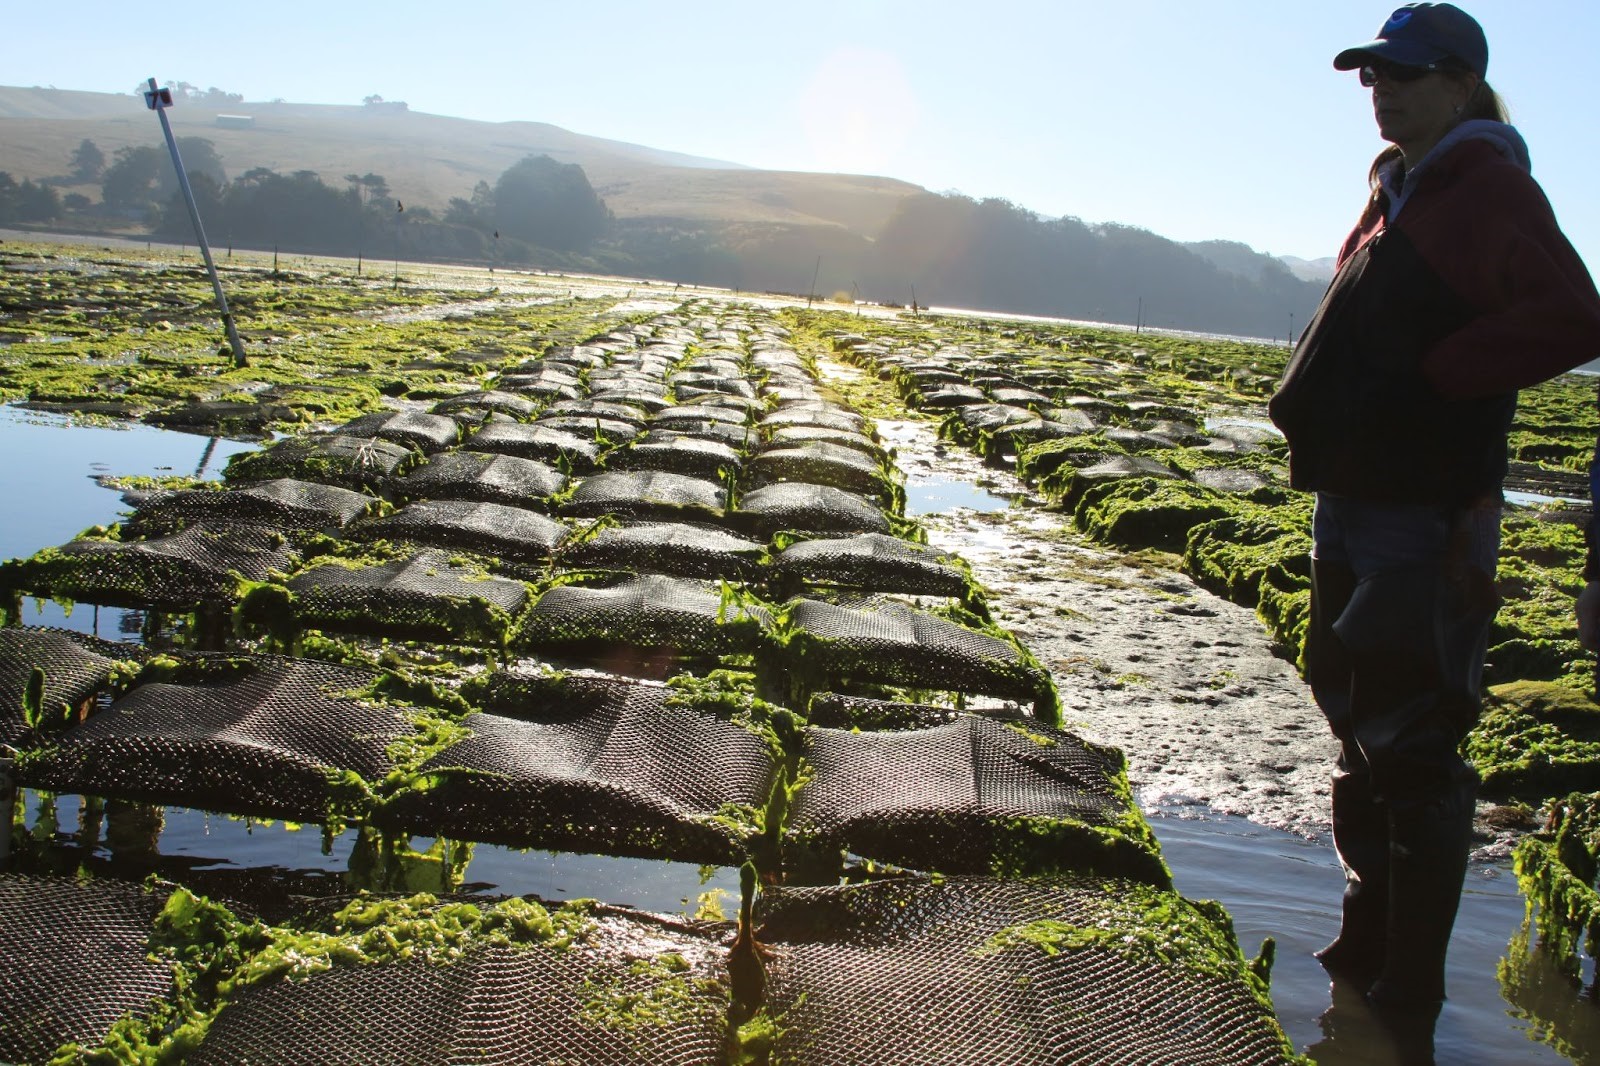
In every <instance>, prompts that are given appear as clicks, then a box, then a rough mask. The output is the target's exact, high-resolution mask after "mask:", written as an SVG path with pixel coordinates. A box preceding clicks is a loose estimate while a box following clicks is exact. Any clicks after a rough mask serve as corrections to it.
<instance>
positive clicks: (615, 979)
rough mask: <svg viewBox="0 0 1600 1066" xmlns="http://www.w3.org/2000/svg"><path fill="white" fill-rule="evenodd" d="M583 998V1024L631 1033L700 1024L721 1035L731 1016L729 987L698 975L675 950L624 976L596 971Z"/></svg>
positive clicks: (634, 967)
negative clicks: (727, 1016) (728, 997)
mask: <svg viewBox="0 0 1600 1066" xmlns="http://www.w3.org/2000/svg"><path fill="white" fill-rule="evenodd" d="M578 994H579V995H580V996H582V997H583V1005H582V1006H581V1007H579V1008H578V1015H577V1017H578V1020H579V1021H580V1022H582V1023H583V1024H585V1025H590V1026H593V1027H595V1028H597V1029H605V1030H609V1031H611V1032H621V1033H625V1034H631V1033H635V1032H637V1031H638V1030H641V1029H681V1028H686V1027H690V1026H695V1025H700V1026H705V1027H708V1028H712V1029H718V1030H720V1029H721V1027H722V1025H723V1022H724V1019H725V1013H726V991H725V986H724V985H723V984H722V983H721V982H720V981H718V980H716V979H715V978H710V977H696V976H693V968H692V967H691V966H690V964H689V961H688V960H687V959H685V958H684V957H683V956H682V955H681V954H679V953H677V952H672V951H669V952H663V953H662V954H660V955H657V956H655V957H653V958H649V959H635V960H634V961H633V962H631V963H629V964H628V966H627V968H626V969H625V970H622V971H620V972H619V971H617V970H614V969H609V970H596V971H592V972H591V973H590V974H589V975H588V976H587V977H585V978H584V982H583V984H582V985H581V986H580V988H579V990H578Z"/></svg>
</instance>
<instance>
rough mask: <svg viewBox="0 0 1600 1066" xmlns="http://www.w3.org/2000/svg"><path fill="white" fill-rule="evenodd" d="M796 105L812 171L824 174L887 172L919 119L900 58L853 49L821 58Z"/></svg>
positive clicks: (869, 49) (912, 93)
mask: <svg viewBox="0 0 1600 1066" xmlns="http://www.w3.org/2000/svg"><path fill="white" fill-rule="evenodd" d="M798 106H799V108H800V113H801V122H802V124H803V125H804V128H805V132H806V141H807V144H808V146H809V148H810V158H811V166H812V167H813V168H815V169H817V170H824V171H841V172H848V173H857V174H882V173H885V172H887V171H888V170H889V169H890V168H891V166H892V165H893V164H894V162H895V161H896V159H897V158H898V156H899V154H900V150H901V149H902V148H903V147H904V146H905V144H906V142H907V140H908V139H909V137H910V136H911V132H912V130H913V129H914V128H915V127H916V125H917V122H918V118H919V109H918V106H917V97H916V94H915V93H914V92H913V91H912V88H911V83H910V80H909V79H908V78H907V77H906V73H905V68H904V67H903V66H902V65H901V63H900V60H899V58H898V57H897V56H895V55H894V54H893V53H890V52H884V51H881V50H878V49H871V48H860V47H851V46H846V47H841V48H836V49H834V50H833V51H832V52H829V53H828V54H827V55H826V56H825V57H823V59H822V61H821V62H820V63H819V64H818V65H817V68H816V71H815V72H814V73H813V74H812V76H811V79H810V80H809V81H808V82H807V83H806V85H805V88H804V89H803V90H802V92H801V94H800V97H799V100H798Z"/></svg>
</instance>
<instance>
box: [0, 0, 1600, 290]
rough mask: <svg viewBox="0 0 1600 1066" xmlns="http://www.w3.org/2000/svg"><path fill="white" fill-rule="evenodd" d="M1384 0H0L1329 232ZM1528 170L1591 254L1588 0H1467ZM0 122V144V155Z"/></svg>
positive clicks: (446, 84) (979, 192)
mask: <svg viewBox="0 0 1600 1066" xmlns="http://www.w3.org/2000/svg"><path fill="white" fill-rule="evenodd" d="M1391 6H1392V0H1377V2H1372V3H1368V2H1365V0H1363V2H1355V0H1212V2H1204V0H1193V2H1186V0H1099V2H1093V3H1090V2H1086V0H1058V2H1055V3H1042V2H1041V3H1026V2H1009V0H990V2H972V0H969V2H966V3H951V2H944V0H923V2H919V3H901V2H890V0H853V2H832V0H819V2H815V3H811V4H805V5H800V4H794V5H788V4H785V5H776V4H767V3H760V2H750V0H745V2H737V3H736V2H715V3H697V2H694V0H689V2H685V3H675V4H666V3H659V2H640V0H594V2H584V0H562V2H559V3H552V2H543V0H523V2H520V3H499V2H475V0H458V2H455V3H436V2H435V3H427V4H422V3H411V2H404V0H396V2H391V3H386V4H377V3H362V4H354V3H344V2H339V0H333V2H321V3H305V2H300V0H283V2H279V3H273V4H265V3H242V2H238V0H232V2H223V3H218V4H206V3H192V2H191V3H167V4H154V3H139V2H136V0H116V2H73V0H57V2H54V3H49V4H46V3H15V4H11V5H8V8H9V9H8V10H7V12H6V15H5V24H6V29H5V33H6V38H7V40H6V46H5V49H4V51H5V59H4V62H3V63H0V83H4V84H8V85H24V86H26V85H53V86H55V87H56V88H60V89H87V90H97V91H111V92H127V91H130V90H131V89H132V88H133V86H134V85H135V84H136V83H137V82H139V81H140V80H142V79H143V78H145V77H147V76H150V75H154V76H155V77H156V78H157V79H158V81H161V82H163V83H165V82H172V81H187V82H190V83H192V84H195V85H198V86H200V87H202V88H205V87H211V86H216V87H219V88H222V89H226V90H228V91H231V92H239V93H243V94H244V96H245V98H246V99H247V100H270V99H274V98H280V97H281V98H283V99H285V100H290V101H294V102H301V103H328V104H358V103H360V101H361V99H362V98H363V97H365V96H368V95H370V94H373V93H377V94H379V95H382V96H383V97H384V98H386V99H389V100H404V101H406V102H407V103H409V104H410V106H411V108H412V109H413V110H416V111H426V112H431V113H434V114H442V115H455V116H461V117H467V118H477V119H485V120H490V121H509V120H519V119H526V120H535V121H541V122H550V123H554V124H555V125H558V126H563V127H566V128H568V129H571V130H574V131H577V132H580V133H586V134H592V135H596V136H603V137H611V138H615V139H618V140H624V141H632V142H635V143H639V144H646V145H650V146H652V147H657V148H664V149H669V150H673V151H680V152H688V153H691V154H695V155H704V156H711V157H714V158H718V159H726V160H732V161H734V162H739V163H744V164H748V165H751V166H758V167H767V168H775V169H792V170H830V171H831V170H836V171H845V172H854V173H871V174H884V175H889V176H892V177H896V178H903V179H905V180H907V181H911V182H915V183H917V184H919V185H924V186H927V187H928V188H930V189H934V190H937V191H946V190H959V191H961V192H964V193H966V194H968V195H971V196H977V197H985V196H1000V197H1005V198H1007V199H1009V200H1012V201H1014V202H1016V203H1018V204H1021V205H1023V206H1025V207H1028V208H1031V209H1033V210H1035V211H1038V212H1039V213H1041V214H1046V215H1075V216H1077V217H1079V218H1082V219H1084V220H1085V221H1089V222H1124V223H1129V224H1132V225H1137V226H1142V227H1144V228H1146V229H1150V230H1153V231H1154V232H1156V233H1159V234H1162V235H1163V236H1168V237H1172V238H1175V239H1179V240H1203V239H1208V238H1228V239H1233V240H1239V241H1243V242H1245V243H1247V244H1249V245H1251V246H1253V247H1255V248H1257V249H1258V250H1261V251H1268V252H1272V253H1274V254H1289V255H1298V256H1302V257H1305V258H1317V257H1320V256H1324V255H1331V254H1332V253H1333V251H1334V249H1335V248H1336V247H1337V245H1338V243H1339V241H1340V239H1341V238H1342V236H1343V235H1344V232H1345V230H1346V229H1347V228H1348V226H1349V225H1350V224H1351V223H1352V222H1353V221H1354V218H1355V215H1356V213H1357V212H1358V210H1359V208H1360V206H1361V203H1362V200H1363V198H1364V196H1365V173H1366V168H1367V164H1368V163H1369V162H1370V160H1371V158H1372V156H1373V154H1374V153H1375V152H1376V151H1377V150H1378V149H1379V148H1380V147H1382V142H1381V141H1379V139H1378V137H1377V134H1376V132H1375V129H1374V126H1373V121H1372V114H1371V110H1370V106H1369V103H1368V97H1367V93H1366V91H1365V90H1363V89H1362V88H1361V87H1360V86H1359V85H1357V83H1356V79H1355V75H1354V74H1349V73H1344V74H1341V73H1337V72H1335V71H1334V70H1333V69H1332V65H1331V60H1332V57H1333V54H1334V53H1335V52H1336V51H1338V50H1339V49H1341V48H1343V47H1345V46H1347V45H1352V44H1357V43H1360V42H1363V41H1366V40H1370V39H1371V38H1372V36H1373V35H1374V34H1375V33H1376V32H1377V29H1378V27H1379V26H1380V25H1381V24H1382V22H1383V20H1384V18H1385V17H1386V16H1387V14H1388V12H1389V10H1390V9H1391ZM1460 6H1462V7H1464V8H1465V9H1466V10H1468V11H1469V12H1471V13H1472V14H1473V15H1474V16H1475V17H1477V19H1478V20H1479V21H1480V22H1481V23H1482V24H1483V26H1484V29H1485V31H1486V33H1487V35H1488V38H1489V48H1490V60H1489V80H1490V82H1491V83H1492V84H1494V86H1495V87H1496V88H1497V89H1499V90H1500V91H1501V93H1502V95H1504V96H1505V97H1506V98H1507V100H1508V102H1509V103H1510V105H1511V108H1512V118H1513V121H1514V122H1515V123H1516V124H1517V125H1518V127H1519V128H1520V129H1521V131H1522V133H1523V135H1524V136H1525V137H1526V138H1527V140H1528V142H1529V145H1530V147H1531V150H1532V155H1533V167H1534V176H1535V177H1536V178H1538V179H1539V181H1540V183H1541V184H1542V185H1543V186H1544V188H1545V191H1546V193H1547V194H1548V195H1549V197H1550V200H1551V202H1552V203H1553V204H1554V205H1555V208H1556V212H1557V216H1558V217H1559V218H1560V220H1561V222H1562V224H1563V226H1564V228H1565V229H1566V231H1567V234H1568V236H1569V237H1570V238H1571V239H1572V241H1573V243H1574V244H1575V245H1576V246H1577V248H1578V250H1579V251H1580V252H1581V253H1583V254H1584V256H1585V258H1586V260H1587V261H1588V262H1589V264H1590V266H1591V270H1592V271H1600V196H1597V195H1596V194H1595V192H1594V189H1595V176H1596V175H1597V174H1600V137H1597V136H1596V135H1595V130H1596V128H1597V126H1600V119H1597V117H1596V107H1595V104H1596V101H1597V99H1600V92H1597V90H1596V74H1595V67H1596V65H1597V60H1596V48H1597V46H1600V2H1596V0H1462V2H1461V4H1460ZM3 159H4V145H0V169H3V167H4V163H3Z"/></svg>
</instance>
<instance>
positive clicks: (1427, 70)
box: [1358, 60, 1446, 89]
mask: <svg viewBox="0 0 1600 1066" xmlns="http://www.w3.org/2000/svg"><path fill="white" fill-rule="evenodd" d="M1445 67H1446V64H1444V63H1429V64H1427V65H1425V66H1421V67H1409V66H1406V65H1404V64H1402V63H1385V62H1382V61H1379V60H1374V61H1373V62H1371V63H1368V64H1366V65H1365V66H1363V67H1362V68H1361V70H1360V72H1359V74H1358V76H1359V77H1360V78H1361V84H1362V85H1364V86H1366V87H1367V88H1368V89H1370V88H1372V87H1373V86H1374V85H1376V84H1378V79H1379V78H1380V77H1381V78H1383V79H1384V80H1385V81H1392V82H1398V83H1400V84H1402V85H1405V84H1407V83H1410V82H1413V81H1420V80H1421V79H1423V78H1425V77H1427V76H1428V75H1429V74H1433V73H1435V72H1437V71H1441V70H1444V69H1445Z"/></svg>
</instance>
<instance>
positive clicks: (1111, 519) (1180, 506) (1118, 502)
mask: <svg viewBox="0 0 1600 1066" xmlns="http://www.w3.org/2000/svg"><path fill="white" fill-rule="evenodd" d="M1237 506H1238V504H1237V503H1235V502H1233V501H1231V500H1229V499H1228V498H1227V497H1226V496H1224V495H1223V494H1221V493H1218V492H1214V491H1212V490H1210V489H1207V488H1204V487H1202V486H1200V485H1195V484H1193V483H1190V482H1185V481H1167V480H1161V479H1156V478H1141V477H1133V478H1124V479H1120V480H1117V481H1113V482H1107V483H1102V484H1096V485H1091V486H1089V487H1087V488H1085V489H1084V490H1083V492H1082V494H1081V495H1080V497H1079V499H1078V503H1077V506H1076V508H1074V510H1073V514H1072V521H1073V525H1074V526H1076V527H1077V528H1078V529H1079V530H1080V531H1081V532H1083V533H1085V534H1087V535H1088V536H1090V537H1091V538H1093V539H1095V540H1098V541H1104V542H1106V543H1109V544H1117V545H1121V546H1123V547H1130V548H1155V549H1156V550H1158V551H1168V552H1181V551H1182V550H1183V549H1184V547H1185V545H1186V544H1187V543H1188V538H1189V531H1190V530H1191V529H1193V528H1194V527H1195V526H1197V525H1200V524H1201V523H1204V522H1210V521H1214V520H1215V519H1218V518H1225V517H1227V516H1228V515H1229V513H1231V512H1232V511H1233V510H1234V508H1235V507H1237Z"/></svg>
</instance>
